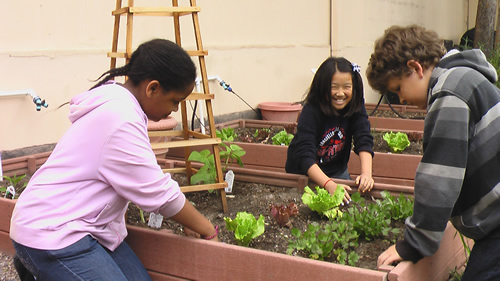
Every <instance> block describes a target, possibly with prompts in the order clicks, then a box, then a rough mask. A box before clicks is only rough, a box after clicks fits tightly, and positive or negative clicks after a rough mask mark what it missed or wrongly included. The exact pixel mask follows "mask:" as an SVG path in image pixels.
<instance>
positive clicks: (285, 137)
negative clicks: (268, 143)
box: [272, 130, 293, 146]
mask: <svg viewBox="0 0 500 281" xmlns="http://www.w3.org/2000/svg"><path fill="white" fill-rule="evenodd" d="M292 139H293V135H292V134H289V133H287V131H286V130H283V131H280V132H279V133H277V134H276V135H274V136H273V137H272V140H273V144H275V145H286V146H288V145H290V142H291V141H292Z"/></svg>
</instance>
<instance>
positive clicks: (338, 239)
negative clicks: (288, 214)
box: [287, 221, 359, 266]
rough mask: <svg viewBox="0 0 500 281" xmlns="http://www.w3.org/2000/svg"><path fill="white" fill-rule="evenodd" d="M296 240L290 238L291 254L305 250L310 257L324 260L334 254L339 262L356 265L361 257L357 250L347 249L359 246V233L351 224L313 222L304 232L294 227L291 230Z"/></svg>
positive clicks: (289, 247) (289, 250)
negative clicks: (348, 251) (349, 250)
mask: <svg viewBox="0 0 500 281" xmlns="http://www.w3.org/2000/svg"><path fill="white" fill-rule="evenodd" d="M291 233H292V235H293V236H294V237H295V240H289V244H288V248H287V254H289V255H291V254H292V253H293V252H294V251H295V250H298V251H304V252H306V253H307V254H308V256H309V258H311V259H316V260H324V259H325V258H326V257H328V256H330V255H331V254H332V252H333V254H335V255H336V259H337V261H338V262H339V263H341V264H345V263H346V261H347V262H348V263H349V264H350V265H353V266H354V265H355V264H356V262H357V261H358V259H359V256H358V254H356V252H354V251H351V252H350V253H349V254H347V250H348V249H349V248H352V247H357V246H358V236H359V235H358V234H357V232H356V231H355V230H354V229H353V228H352V226H351V225H348V224H344V223H339V222H337V221H329V222H327V223H325V224H324V225H320V224H319V223H317V222H313V223H311V224H309V225H308V227H307V230H306V231H304V232H303V233H302V232H301V231H300V230H299V229H297V228H293V229H292V230H291Z"/></svg>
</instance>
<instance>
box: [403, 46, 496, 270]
mask: <svg viewBox="0 0 500 281" xmlns="http://www.w3.org/2000/svg"><path fill="white" fill-rule="evenodd" d="M497 79H498V76H497V72H496V71H495V68H494V67H493V66H492V65H491V64H489V63H488V62H487V60H486V58H485V56H484V54H483V53H482V52H481V51H480V50H477V49H475V50H468V51H463V52H459V51H457V50H452V51H450V52H448V53H447V54H446V55H445V56H444V57H443V58H442V59H441V60H440V62H439V63H438V64H437V65H436V67H435V68H434V70H433V72H432V75H431V78H430V81H429V93H428V94H429V96H428V106H427V110H428V112H427V116H426V118H425V128H424V139H423V146H424V155H423V157H422V161H421V163H420V164H419V166H418V169H417V172H416V176H415V206H414V214H413V216H411V217H409V218H407V220H406V231H405V239H404V240H402V241H399V242H398V243H397V245H396V249H397V251H398V253H399V254H400V256H401V257H402V258H403V259H405V260H412V261H413V262H416V261H417V260H419V259H420V258H422V257H423V256H430V255H432V254H434V253H435V252H436V251H437V249H438V247H439V243H440V241H441V238H442V236H443V232H444V229H445V228H446V224H447V222H448V220H450V221H451V222H452V223H453V225H454V226H455V227H456V228H457V230H459V231H460V232H461V233H462V234H464V235H465V236H467V237H470V238H472V239H475V240H477V239H481V238H484V237H485V236H486V235H488V234H490V233H491V232H492V231H493V230H495V229H496V228H497V227H500V90H499V89H498V88H497V87H496V86H495V85H494V84H493V83H494V82H495V81H496V80H497Z"/></svg>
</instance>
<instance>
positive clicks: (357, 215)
mask: <svg viewBox="0 0 500 281" xmlns="http://www.w3.org/2000/svg"><path fill="white" fill-rule="evenodd" d="M351 200H352V203H354V204H351V207H350V208H348V209H347V211H346V212H344V215H343V216H342V218H341V220H342V221H343V222H344V223H346V224H350V225H352V226H353V228H354V229H356V231H358V232H359V233H360V235H363V237H364V238H365V239H366V240H367V241H370V240H372V238H373V237H378V236H382V235H383V236H387V235H388V233H389V231H395V232H397V231H398V230H399V229H395V228H394V229H393V228H392V227H391V217H390V213H389V212H388V211H387V210H384V209H383V208H381V207H380V204H379V202H378V200H376V201H375V203H376V204H366V202H365V199H364V198H363V197H361V196H360V194H359V193H357V192H356V193H354V194H352V195H351Z"/></svg>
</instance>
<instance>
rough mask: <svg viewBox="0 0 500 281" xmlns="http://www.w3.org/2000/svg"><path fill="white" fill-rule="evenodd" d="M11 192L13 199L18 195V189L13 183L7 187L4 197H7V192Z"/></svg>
mask: <svg viewBox="0 0 500 281" xmlns="http://www.w3.org/2000/svg"><path fill="white" fill-rule="evenodd" d="M9 193H10V194H12V199H14V198H15V197H16V189H15V188H14V187H13V186H12V185H11V186H9V187H7V189H6V191H5V196H4V198H7V194H9Z"/></svg>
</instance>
